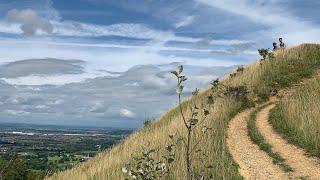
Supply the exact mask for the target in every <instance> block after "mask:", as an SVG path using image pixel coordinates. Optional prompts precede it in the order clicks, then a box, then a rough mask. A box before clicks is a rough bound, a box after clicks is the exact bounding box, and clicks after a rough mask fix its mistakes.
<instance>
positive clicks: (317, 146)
mask: <svg viewBox="0 0 320 180" xmlns="http://www.w3.org/2000/svg"><path fill="white" fill-rule="evenodd" d="M270 122H271V123H272V125H273V126H274V128H275V129H276V130H277V131H278V132H280V133H282V134H283V135H284V136H285V137H286V138H287V139H288V140H289V141H290V142H292V143H295V144H297V145H299V146H301V147H303V148H305V149H307V151H308V152H309V153H310V154H312V155H315V156H318V157H320V77H319V76H317V77H315V78H313V79H312V80H309V81H308V82H306V84H305V85H304V86H303V87H301V88H299V89H298V90H297V91H296V92H294V94H293V95H292V96H289V97H286V98H284V99H283V100H282V101H281V102H280V103H279V105H277V106H276V108H275V109H274V110H272V112H271V116H270Z"/></svg>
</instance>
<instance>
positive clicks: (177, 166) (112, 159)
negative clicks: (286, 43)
mask: <svg viewBox="0 0 320 180" xmlns="http://www.w3.org/2000/svg"><path fill="white" fill-rule="evenodd" d="M319 52H320V45H311V44H309V45H301V46H299V47H296V48H292V49H288V50H281V51H278V52H277V53H276V59H275V60H268V61H265V62H263V64H262V65H260V63H259V62H257V63H254V64H252V65H250V66H248V67H247V68H246V69H245V70H244V71H243V72H240V73H237V75H236V76H235V77H233V78H225V79H224V80H223V83H224V84H226V85H230V86H237V85H247V86H248V87H249V90H250V97H251V98H252V99H256V100H257V101H263V100H265V99H266V98H267V97H268V96H269V94H270V91H271V90H274V89H280V88H283V87H287V86H290V85H291V84H293V83H296V82H298V81H299V80H300V79H301V78H302V77H305V76H309V75H311V74H312V73H313V70H314V69H316V68H317V67H318V66H319V65H320V58H318V57H320V54H319ZM306 68H307V69H308V70H310V69H312V70H310V71H308V72H305V70H304V69H306ZM286 77H290V78H286ZM209 93H210V89H207V90H204V91H202V92H201V93H200V94H199V95H197V96H196V97H192V98H190V99H188V100H186V101H184V103H183V109H184V111H186V110H187V109H188V108H187V106H188V105H191V104H194V103H195V104H197V105H198V106H200V108H201V106H206V105H205V104H206V103H205V102H206V100H207V95H208V94H209ZM244 108H246V107H245V105H244V104H243V103H242V102H237V101H235V100H234V99H231V98H224V99H221V98H220V99H217V100H216V102H215V104H214V105H213V106H211V107H210V108H209V110H210V112H211V114H210V115H209V116H208V117H207V120H206V122H205V124H206V125H207V126H208V127H212V128H213V131H212V132H211V133H209V134H208V135H206V136H203V135H202V132H201V131H200V130H196V131H194V133H195V134H194V139H193V142H198V141H199V140H200V139H201V138H204V140H203V141H201V143H200V144H199V147H200V148H201V149H202V151H203V152H204V153H206V154H207V155H209V156H208V158H206V159H205V161H207V162H206V163H209V164H210V165H212V166H213V168H212V169H210V171H211V173H212V174H213V176H214V178H215V179H242V177H241V176H240V175H239V173H238V166H237V164H236V163H235V162H234V161H233V159H232V158H231V156H230V154H229V152H228V150H227V146H226V137H227V134H226V132H227V127H228V123H229V121H230V119H231V118H232V117H233V116H235V115H236V114H237V113H239V112H240V111H242V110H243V109H244ZM186 113H187V114H188V113H190V112H187V111H186ZM199 119H201V117H200V118H199ZM176 132H179V133H180V134H185V132H184V128H183V123H182V119H181V117H180V114H179V113H178V109H177V108H174V109H172V110H171V111H169V112H167V113H166V114H165V115H164V116H163V117H161V118H159V119H158V120H157V121H155V122H153V123H152V124H151V125H150V126H147V127H146V128H143V129H141V130H139V131H137V132H135V133H134V134H132V135H131V136H130V137H128V138H127V139H126V140H124V141H123V142H122V143H120V144H118V145H116V146H114V147H113V148H111V149H110V150H107V151H105V152H103V153H101V154H99V155H98V156H97V157H95V158H93V159H91V160H89V161H88V162H86V163H83V164H80V165H78V166H77V167H75V168H73V169H71V170H67V171H64V172H60V173H57V174H54V175H53V176H51V177H48V179H65V180H72V179H76V180H82V179H83V180H85V179H108V180H109V179H110V180H117V179H124V176H123V173H122V172H121V167H123V165H124V164H125V162H126V161H128V160H129V159H130V158H131V157H133V156H136V155H137V154H139V152H140V151H141V146H148V147H151V148H162V147H164V146H165V145H166V144H168V143H169V138H168V136H169V134H172V133H176ZM176 152H177V153H176V159H175V162H174V167H173V173H174V176H175V179H185V174H186V172H185V162H184V156H183V154H184V148H183V146H182V145H181V146H177V147H176ZM156 156H158V157H160V156H161V153H158V154H157V155H156ZM200 163H201V160H200V159H199V157H196V156H195V157H194V169H195V171H200V169H201V166H200Z"/></svg>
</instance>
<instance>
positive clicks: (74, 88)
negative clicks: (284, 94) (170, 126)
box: [0, 0, 320, 127]
mask: <svg viewBox="0 0 320 180" xmlns="http://www.w3.org/2000/svg"><path fill="white" fill-rule="evenodd" d="M319 8H320V2H319V1H317V0H308V1H302V0H281V1H280V0H258V1H253V0H237V1H236V0H224V1H220V0H130V1H128V0H68V1H65V0H2V1H1V2H0V87H2V89H1V90H0V107H1V112H0V119H2V121H6V122H28V123H43V124H46V123H49V124H71V125H76V124H79V125H88V124H89V125H92V124H97V125H105V126H121V127H125V126H130V127H138V126H140V125H141V124H142V122H143V120H144V119H145V118H147V117H158V116H160V115H161V114H162V113H163V112H165V111H166V110H167V109H169V108H170V107H172V106H173V105H174V104H175V103H176V101H175V99H174V94H173V93H172V91H171V90H173V89H174V83H173V82H172V81H171V79H170V78H171V77H170V76H168V70H169V69H170V68H174V67H173V66H174V65H177V64H183V65H185V66H187V67H188V68H187V69H188V70H189V72H188V73H189V75H192V76H193V78H191V79H190V88H189V91H191V89H192V88H194V87H205V86H206V85H207V84H208V82H209V81H210V80H211V79H213V78H215V77H217V76H219V75H222V74H223V73H225V72H228V71H230V70H231V69H232V68H234V67H235V66H234V65H239V64H247V63H250V62H252V61H254V60H255V59H256V58H257V57H258V55H257V49H258V48H261V47H270V46H271V44H272V42H273V41H275V40H276V39H277V38H278V37H283V38H284V40H285V42H286V43H287V44H288V45H289V46H294V45H297V44H300V43H304V42H314V43H319V42H320V36H319V34H320V11H319V10H318V9H319ZM22 60H23V61H22ZM215 66H219V68H217V67H215ZM42 69H46V70H45V71H43V70H42ZM213 69H214V70H215V71H217V72H215V71H213ZM138 70H139V71H140V72H144V73H139V72H137V71H138ZM1 71H2V72H1ZM129 74H130V75H129ZM124 87H125V88H128V87H130V91H128V90H125V88H124ZM104 88H105V89H108V90H105V91H103V89H104ZM142 90H143V91H144V92H143V93H140V91H142ZM115 91H117V92H118V93H115ZM105 93H109V94H108V95H106V94H105ZM122 93H126V94H125V95H123V94H122ZM119 94H122V95H119ZM150 95H152V96H153V97H152V98H149V97H150ZM120 96H121V97H120ZM123 96H127V98H123ZM71 97H72V98H71ZM35 99H37V100H35ZM163 99H164V100H165V101H161V100H163ZM77 100H80V101H81V103H82V104H81V105H79V104H77ZM144 101H146V102H147V103H145V102H144ZM67 107H73V108H67ZM146 107H156V109H157V110H154V108H153V109H149V108H146ZM93 122H94V123H93Z"/></svg>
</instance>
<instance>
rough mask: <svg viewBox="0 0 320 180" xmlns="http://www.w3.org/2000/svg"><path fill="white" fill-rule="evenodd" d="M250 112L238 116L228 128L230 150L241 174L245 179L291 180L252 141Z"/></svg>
mask: <svg viewBox="0 0 320 180" xmlns="http://www.w3.org/2000/svg"><path fill="white" fill-rule="evenodd" d="M250 112H251V110H247V111H245V112H243V113H240V114H238V115H237V116H236V117H234V118H233V119H232V120H231V122H230V124H229V128H228V138H227V144H228V148H229V151H230V153H231V155H232V157H233V159H234V160H235V161H236V162H237V163H238V164H239V166H240V174H241V175H242V176H243V177H244V178H245V179H259V180H264V179H281V180H283V179H289V175H288V174H286V173H284V172H283V170H282V169H281V167H279V166H277V165H275V164H273V162H272V159H271V158H270V157H269V156H268V155H267V154H266V153H265V152H263V151H261V150H260V149H259V147H258V146H257V145H256V144H254V143H253V142H252V141H251V140H250V137H249V136H248V130H247V122H248V119H249V115H250Z"/></svg>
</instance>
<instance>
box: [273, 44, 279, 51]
mask: <svg viewBox="0 0 320 180" xmlns="http://www.w3.org/2000/svg"><path fill="white" fill-rule="evenodd" d="M272 46H273V50H274V51H275V50H277V49H278V45H277V43H276V42H274V43H273V44H272Z"/></svg>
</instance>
